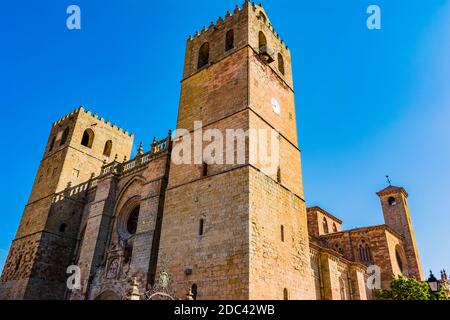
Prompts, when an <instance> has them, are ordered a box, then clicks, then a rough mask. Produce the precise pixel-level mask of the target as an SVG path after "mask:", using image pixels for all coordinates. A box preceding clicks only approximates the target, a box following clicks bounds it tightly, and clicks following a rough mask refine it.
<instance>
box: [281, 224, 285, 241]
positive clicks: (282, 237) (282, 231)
mask: <svg viewBox="0 0 450 320" xmlns="http://www.w3.org/2000/svg"><path fill="white" fill-rule="evenodd" d="M281 241H282V242H284V226H283V225H281Z"/></svg>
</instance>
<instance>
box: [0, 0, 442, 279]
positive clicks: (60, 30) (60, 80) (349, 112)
mask: <svg viewBox="0 0 450 320" xmlns="http://www.w3.org/2000/svg"><path fill="white" fill-rule="evenodd" d="M70 4H77V5H79V6H80V7H81V15H82V29H81V30H79V31H69V30H68V29H67V28H66V24H65V20H66V17H67V15H66V13H65V12H66V8H67V7H68V6H69V5H70ZM236 4H237V3H236V2H234V1H228V0H227V1H206V0H202V1H197V0H191V1H177V0H172V1H165V2H162V1H147V0H130V1H126V2H125V1H118V0H116V1H112V0H109V1H92V0H90V1H87V0H72V1H64V0H53V1H50V0H47V1H25V2H17V1H7V2H6V1H5V2H3V3H2V10H1V19H0V28H1V30H2V32H1V33H0V43H1V50H0V70H1V75H2V77H1V78H0V94H1V108H2V113H3V116H2V119H3V121H2V126H3V135H4V138H3V139H0V143H1V145H0V147H1V150H3V154H2V157H0V165H1V168H2V176H3V179H2V180H3V183H2V184H1V185H0V193H1V194H2V205H3V209H2V211H1V213H0V214H1V216H0V221H1V222H0V267H2V265H3V263H4V260H5V257H6V254H7V251H8V248H9V245H10V243H11V241H12V239H13V237H14V234H15V232H16V229H17V226H18V223H19V221H20V216H21V214H22V210H23V207H24V205H25V204H26V201H27V198H28V195H29V192H30V189H31V186H32V183H33V179H34V175H35V173H36V171H37V168H38V165H39V161H40V158H41V157H42V153H43V149H44V146H45V143H46V141H47V135H48V133H49V130H50V127H51V123H52V122H53V121H55V120H57V119H58V118H60V117H61V116H63V115H65V114H66V113H68V112H70V111H72V110H73V109H75V108H76V107H77V106H79V105H84V106H86V107H87V108H89V109H91V110H94V111H95V112H97V113H99V114H100V115H101V116H103V117H105V118H106V119H109V120H111V121H112V122H116V123H117V124H118V125H120V126H121V127H124V128H126V129H128V130H130V131H131V132H133V133H135V135H136V140H137V141H136V142H138V141H140V140H142V141H143V142H144V144H145V145H147V146H148V145H149V144H150V142H151V140H152V138H153V136H155V135H156V136H158V137H162V136H164V135H165V134H166V132H167V130H168V129H169V128H172V129H173V128H174V127H175V122H176V115H177V105H178V99H179V91H180V88H179V86H180V84H179V81H180V79H181V74H182V66H183V57H184V46H185V43H186V39H187V37H188V35H190V34H194V33H195V31H196V30H200V29H201V28H202V27H203V25H208V24H209V23H210V21H216V20H217V18H218V17H219V16H223V15H224V14H225V12H226V10H230V11H231V10H232V9H233V8H234V6H235V5H236ZM238 4H239V5H241V0H239V3H238ZM370 4H377V5H379V6H380V7H381V10H382V29H381V30H379V31H370V30H368V29H367V28H366V18H367V15H366V13H365V12H366V8H367V7H368V6H369V5H370ZM263 5H264V7H265V9H266V11H267V13H268V15H269V18H270V19H271V21H272V23H273V24H274V26H275V28H276V30H277V32H278V33H279V34H280V35H281V37H282V38H283V39H284V40H285V41H286V43H287V44H288V45H289V47H290V49H291V54H292V58H293V68H294V70H293V72H294V82H295V89H296V104H297V113H298V115H297V118H298V127H299V141H300V147H301V150H302V160H303V174H304V187H305V193H306V200H307V202H308V205H320V206H322V207H324V208H325V209H327V210H329V211H330V212H332V213H334V214H335V215H337V216H338V217H340V218H342V220H344V226H345V227H346V228H353V227H358V226H366V225H373V224H381V223H383V217H382V213H381V209H380V205H379V202H378V199H377V196H376V195H375V192H376V191H378V190H380V189H381V188H383V187H385V186H386V183H385V179H384V176H385V174H390V175H391V177H392V180H393V183H394V184H395V185H401V186H404V187H405V188H406V189H407V191H408V192H409V194H410V197H409V205H410V210H411V214H412V220H413V223H414V226H415V232H416V238H417V241H418V245H419V249H420V255H421V258H422V264H423V268H424V271H425V273H426V272H427V270H428V269H429V268H433V270H435V271H436V272H437V270H439V269H440V268H447V269H450V250H449V244H450V240H449V236H448V231H449V226H450V214H449V210H450V209H449V205H448V203H447V202H448V199H449V193H450V170H449V165H450V129H449V124H448V123H449V121H448V120H449V119H450V90H449V89H450V88H449V84H450V59H449V57H450V43H449V41H448V39H450V1H446V0H427V1H425V0H416V1H413V0H389V1H385V0H371V1H365V0H345V1H344V0H343V1H336V0H315V1H308V0H296V1H293V0H292V1H287V0H267V1H265V2H263ZM135 147H136V146H135Z"/></svg>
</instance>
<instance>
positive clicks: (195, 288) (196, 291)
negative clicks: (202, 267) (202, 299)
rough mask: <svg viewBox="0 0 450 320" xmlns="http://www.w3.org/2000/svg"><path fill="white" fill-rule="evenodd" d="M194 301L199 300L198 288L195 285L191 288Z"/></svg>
mask: <svg viewBox="0 0 450 320" xmlns="http://www.w3.org/2000/svg"><path fill="white" fill-rule="evenodd" d="M191 293H192V299H194V300H197V294H198V287H197V284H195V283H194V284H193V285H192V287H191Z"/></svg>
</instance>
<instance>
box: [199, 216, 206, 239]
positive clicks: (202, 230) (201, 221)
mask: <svg viewBox="0 0 450 320" xmlns="http://www.w3.org/2000/svg"><path fill="white" fill-rule="evenodd" d="M204 229H205V219H200V223H199V226H198V235H199V236H202V235H203V233H204V231H205V230H204Z"/></svg>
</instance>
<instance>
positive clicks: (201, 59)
mask: <svg viewBox="0 0 450 320" xmlns="http://www.w3.org/2000/svg"><path fill="white" fill-rule="evenodd" d="M208 63H209V43H208V42H205V43H204V44H202V46H201V47H200V50H199V51H198V63H197V69H200V68H202V67H204V66H206V65H207V64H208Z"/></svg>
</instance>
